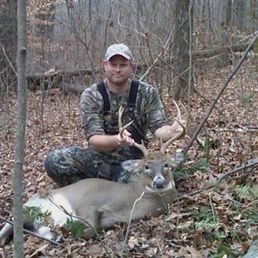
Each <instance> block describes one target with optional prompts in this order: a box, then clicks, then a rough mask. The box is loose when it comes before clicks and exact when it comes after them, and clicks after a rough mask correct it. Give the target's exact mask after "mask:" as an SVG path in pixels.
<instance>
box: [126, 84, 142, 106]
mask: <svg viewBox="0 0 258 258" xmlns="http://www.w3.org/2000/svg"><path fill="white" fill-rule="evenodd" d="M138 87H139V81H136V80H132V82H131V88H130V92H129V97H128V102H127V106H128V107H129V110H130V109H132V108H135V103H136V97H137V92H138Z"/></svg>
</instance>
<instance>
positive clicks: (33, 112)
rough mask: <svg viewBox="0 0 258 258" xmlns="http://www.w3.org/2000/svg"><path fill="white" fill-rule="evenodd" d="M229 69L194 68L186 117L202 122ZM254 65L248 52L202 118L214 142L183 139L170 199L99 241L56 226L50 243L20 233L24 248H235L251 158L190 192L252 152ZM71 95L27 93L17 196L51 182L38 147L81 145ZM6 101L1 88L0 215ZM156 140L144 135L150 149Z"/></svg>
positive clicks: (255, 143) (256, 124)
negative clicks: (157, 212)
mask: <svg viewBox="0 0 258 258" xmlns="http://www.w3.org/2000/svg"><path fill="white" fill-rule="evenodd" d="M231 71H232V66H230V67H225V68H220V69H219V70H216V69H214V70H213V71H202V73H201V72H195V78H194V79H195V88H196V90H197V91H196V92H195V93H193V94H192V96H191V97H190V101H189V110H190V125H191V126H195V125H197V124H198V123H200V122H201V121H202V119H203V117H204V116H205V113H206V112H207V110H208V108H209V107H210V106H211V103H212V101H213V100H214V99H215V97H216V95H217V94H218V92H219V90H220V88H221V87H222V85H223V83H224V82H225V81H226V79H227V78H228V76H229V75H230V73H231ZM257 71H258V60H257V59H256V60H255V59H248V60H246V61H245V63H244V64H243V65H242V67H241V69H240V70H239V71H238V72H237V74H236V76H235V77H234V78H233V80H232V81H231V82H230V83H229V85H228V87H227V88H226V90H225V92H224V94H223V95H222V97H221V98H220V99H219V101H218V103H217V104H216V106H215V108H214V109H213V111H212V113H211V116H210V117H209V119H208V121H207V123H205V126H206V128H207V130H208V133H209V135H211V136H212V137H213V139H215V140H216V145H215V146H213V147H209V146H208V141H207V140H206V141H205V142H206V145H205V148H202V147H200V146H199V145H198V144H197V143H196V142H195V143H194V144H193V146H192V147H191V148H190V150H189V151H188V153H187V160H186V163H185V164H184V166H183V168H181V169H180V170H179V171H177V172H176V177H177V188H178V201H177V202H175V203H173V204H171V206H170V209H169V211H168V213H167V214H164V215H162V216H160V217H158V218H152V219H148V220H142V221H140V222H137V223H136V224H133V225H132V227H131V228H130V230H129V232H128V238H127V239H125V235H126V232H127V230H128V229H127V226H126V225H119V226H117V227H115V228H114V229H112V230H110V231H108V232H106V233H105V234H103V239H102V241H99V240H89V241H84V240H81V239H74V238H72V237H71V236H69V235H68V233H67V232H65V231H64V230H63V231H62V230H60V229H59V231H58V232H59V235H60V237H59V240H60V243H61V244H60V245H58V246H54V245H52V244H51V243H49V242H46V241H44V240H42V239H38V238H36V237H33V236H31V235H28V234H26V235H25V239H24V241H25V243H24V250H25V255H26V257H31V258H32V257H115V255H116V254H119V253H120V254H121V252H122V253H123V255H124V257H226V256H223V255H228V256H227V257H241V256H242V255H243V254H244V253H245V252H246V250H247V249H248V245H249V244H250V243H251V242H252V241H253V240H254V239H256V238H257V236H258V227H257V225H258V215H256V213H257V201H256V199H257V197H258V185H257V172H258V169H257V166H256V168H255V169H252V171H251V170H249V169H245V170H241V171H239V172H238V173H233V174H232V175H230V176H228V177H226V178H225V179H224V180H222V181H221V182H220V183H219V184H218V185H216V187H212V188H209V190H203V191H200V192H199V193H197V192H196V191H198V190H201V189H204V188H205V187H207V186H209V185H211V184H213V183H214V181H215V180H218V178H219V176H221V175H223V174H226V173H227V172H229V171H232V170H233V169H235V168H237V167H239V166H244V165H245V164H246V162H248V160H251V159H254V160H255V159H258V110H257V106H258V86H257V85H258V73H257ZM184 101H185V100H184ZM78 103H79V97H77V96H75V95H64V94H63V93H62V92H61V91H59V90H54V91H51V92H49V93H48V94H47V95H45V94H44V95H43V94H42V93H41V92H40V91H37V92H29V93H28V112H27V126H26V149H25V163H24V196H23V197H24V200H27V199H28V198H29V197H30V196H31V195H32V194H33V193H35V192H36V191H38V190H39V189H46V188H47V189H51V188H56V187H57V186H56V185H55V184H54V183H53V182H52V181H51V180H50V179H49V178H48V177H47V175H46V173H45V172H44V169H43V166H42V161H43V158H44V155H45V154H46V153H48V152H49V151H51V150H53V149H55V148H59V147H65V146H68V145H78V146H81V147H84V146H86V145H87V142H86V140H85V137H84V134H83V131H82V128H81V126H80V117H79V109H78ZM164 103H165V106H166V112H167V114H168V117H169V118H170V120H171V121H172V120H173V117H174V115H175V109H174V106H173V105H172V104H171V103H170V101H169V98H168V97H164ZM15 108H16V96H15V95H14V94H13V93H4V96H3V98H2V99H1V102H0V138H1V141H0V149H1V155H0V164H1V165H0V174H1V185H0V197H1V198H0V207H1V210H0V216H1V217H2V218H6V219H10V218H11V216H12V215H11V209H12V172H13V170H14V165H15V163H14V148H15V145H14V144H15V126H16V117H15ZM189 139H190V136H186V138H185V139H182V140H180V141H178V142H177V143H176V144H174V145H173V146H171V147H170V148H169V152H171V153H172V152H174V151H175V149H176V148H179V147H183V146H185V144H186V143H187V142H188V141H189ZM157 146H158V142H157V141H154V140H153V141H152V144H151V147H150V148H151V149H153V148H158V147H157ZM256 161H257V160H256ZM1 225H2V224H1ZM1 225H0V226H1ZM125 240H126V241H125ZM11 254H12V242H11V243H10V244H8V245H6V246H5V247H1V248H0V255H2V257H11Z"/></svg>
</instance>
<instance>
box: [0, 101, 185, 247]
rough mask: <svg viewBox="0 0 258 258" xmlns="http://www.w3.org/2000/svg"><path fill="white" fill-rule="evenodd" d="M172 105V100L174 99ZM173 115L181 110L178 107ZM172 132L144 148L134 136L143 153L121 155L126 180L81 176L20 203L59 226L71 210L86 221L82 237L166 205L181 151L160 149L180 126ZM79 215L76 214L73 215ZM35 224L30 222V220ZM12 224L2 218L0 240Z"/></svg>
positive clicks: (43, 228)
mask: <svg viewBox="0 0 258 258" xmlns="http://www.w3.org/2000/svg"><path fill="white" fill-rule="evenodd" d="M176 107H177V109H178V106H177V105H176ZM122 112H123V111H122V108H121V109H120V110H119V133H120V136H121V137H123V131H124V130H125V128H126V127H127V126H128V125H126V126H124V127H122V123H121V117H122ZM178 114H179V115H178V116H179V120H180V121H181V114H180V111H179V109H178ZM182 128H183V130H182V131H181V132H179V133H178V134H176V135H175V136H174V137H173V138H171V139H170V140H169V141H167V142H166V143H162V142H161V149H160V151H157V152H152V153H148V150H147V149H146V148H145V146H144V145H143V144H141V145H140V144H138V143H136V142H134V143H133V144H134V146H135V147H137V148H139V149H140V150H141V151H142V152H143V154H144V158H143V159H140V160H127V161H124V162H123V163H122V164H121V165H122V167H123V169H125V170H127V171H128V173H130V174H132V175H133V174H136V175H137V180H136V181H134V182H131V183H128V184H123V183H117V182H112V181H108V180H104V179H97V178H96V179H84V180H81V181H79V182H77V183H75V184H71V185H68V186H65V187H63V188H59V189H56V190H52V191H50V192H48V193H47V195H44V196H40V194H38V193H37V194H35V195H33V196H32V197H31V198H30V199H29V200H28V202H27V203H25V206H27V207H33V206H36V207H38V208H39V209H40V210H41V211H42V212H43V213H45V212H48V213H49V214H50V215H49V216H50V218H51V221H52V222H53V224H54V225H55V224H58V225H60V226H62V225H64V224H65V223H66V222H67V219H68V218H70V217H71V216H72V215H75V216H77V217H80V218H82V219H83V220H84V221H87V223H88V224H89V225H90V226H89V227H87V228H86V229H85V230H84V237H85V238H91V237H94V236H95V235H96V232H97V231H99V230H100V229H108V228H110V227H111V226H112V225H114V224H115V223H119V222H129V221H130V220H131V219H132V220H135V219H140V218H144V217H151V216H156V215H159V214H161V213H163V212H164V211H166V210H167V206H168V204H169V203H171V202H172V201H173V200H174V199H175V197H176V189H175V182H174V178H173V169H174V168H176V167H177V166H178V165H179V164H180V163H181V162H182V161H183V157H182V155H177V154H178V153H176V154H175V155H172V156H169V155H167V154H166V153H165V150H166V148H167V147H168V145H169V144H171V143H172V142H174V141H175V140H177V139H178V138H180V137H181V136H182V135H183V134H184V131H185V128H184V126H183V125H182ZM78 219H79V218H78ZM34 224H35V223H34ZM12 231H13V226H12V225H11V224H9V223H6V224H5V225H4V227H3V228H2V229H1V231H0V245H4V244H5V243H6V240H7V239H8V238H9V236H10V235H11V234H12ZM37 232H38V234H39V235H41V236H44V237H47V238H53V234H52V233H51V231H50V228H49V227H46V226H41V227H40V228H38V229H37Z"/></svg>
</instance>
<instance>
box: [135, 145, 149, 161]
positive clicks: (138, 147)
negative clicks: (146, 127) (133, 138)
mask: <svg viewBox="0 0 258 258" xmlns="http://www.w3.org/2000/svg"><path fill="white" fill-rule="evenodd" d="M133 146H134V147H136V148H137V149H139V150H140V151H141V152H142V153H143V156H144V158H147V157H148V154H149V152H148V150H147V148H146V147H145V146H144V143H143V141H142V143H141V144H139V143H137V142H134V143H133Z"/></svg>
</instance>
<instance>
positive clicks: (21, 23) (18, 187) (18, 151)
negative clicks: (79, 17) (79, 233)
mask: <svg viewBox="0 0 258 258" xmlns="http://www.w3.org/2000/svg"><path fill="white" fill-rule="evenodd" d="M17 7H18V9H17V25H18V26H17V27H18V49H17V79H18V103H17V127H16V135H15V136H16V144H15V168H14V174H13V188H14V207H13V214H14V250H13V254H14V256H13V257H14V258H22V257H24V253H23V222H22V198H21V195H22V191H23V187H22V181H23V162H24V146H25V126H26V101H27V97H26V89H27V80H26V58H27V27H26V23H27V22H26V20H27V17H26V0H19V1H18V6H17Z"/></svg>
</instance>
